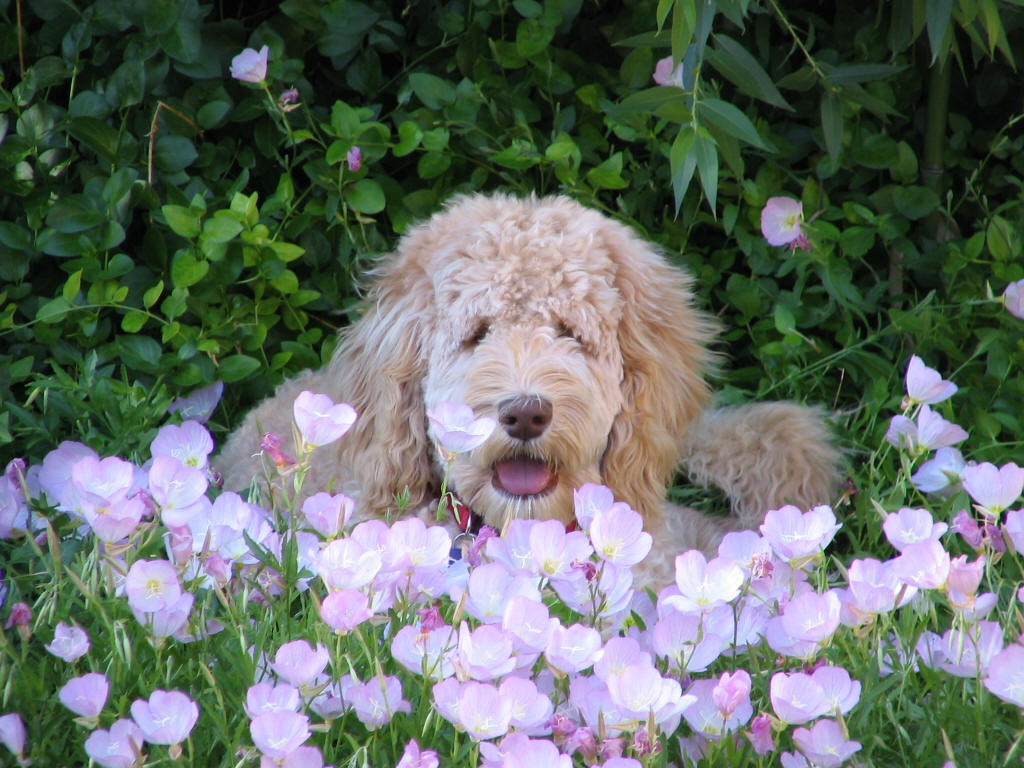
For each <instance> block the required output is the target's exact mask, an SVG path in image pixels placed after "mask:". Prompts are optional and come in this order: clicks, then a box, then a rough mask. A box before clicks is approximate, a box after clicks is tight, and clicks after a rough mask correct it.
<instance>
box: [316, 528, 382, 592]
mask: <svg viewBox="0 0 1024 768" xmlns="http://www.w3.org/2000/svg"><path fill="white" fill-rule="evenodd" d="M315 568H316V571H317V573H318V574H319V575H320V578H321V579H323V580H324V583H325V584H327V586H329V587H330V588H331V589H359V588H360V587H365V586H366V585H367V584H369V583H370V582H371V581H372V580H373V578H374V576H376V575H377V573H378V571H380V568H381V556H380V553H379V552H378V551H377V550H376V549H369V548H367V547H365V546H363V544H361V543H360V542H359V541H358V539H356V538H355V537H349V538H346V539H335V540H334V541H332V542H330V543H329V544H327V546H325V547H324V548H323V549H322V550H320V553H319V555H318V556H317V558H316V563H315Z"/></svg>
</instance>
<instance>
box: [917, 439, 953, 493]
mask: <svg viewBox="0 0 1024 768" xmlns="http://www.w3.org/2000/svg"><path fill="white" fill-rule="evenodd" d="M966 466H967V462H965V461H964V457H963V455H962V454H961V453H960V451H958V450H957V449H956V448H953V447H952V446H946V447H945V448H939V450H937V451H936V452H935V455H934V456H933V457H932V458H930V459H929V460H928V461H926V462H924V463H923V464H921V466H919V467H918V468H917V471H916V472H914V474H912V475H911V476H910V482H912V483H913V484H914V486H915V487H916V488H917V489H918V490H919V491H921V492H922V493H938V492H940V491H946V490H947V489H949V488H951V486H953V485H955V484H958V483H960V482H962V481H963V472H964V467H966Z"/></svg>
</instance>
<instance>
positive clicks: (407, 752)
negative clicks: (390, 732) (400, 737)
mask: <svg viewBox="0 0 1024 768" xmlns="http://www.w3.org/2000/svg"><path fill="white" fill-rule="evenodd" d="M439 764H440V761H439V760H438V759H437V752H435V751H434V750H432V749H424V750H421V749H420V745H419V744H418V743H417V742H416V739H409V742H408V743H407V744H406V745H405V749H404V750H403V751H402V758H401V760H399V761H398V764H397V765H395V768H438V765H439Z"/></svg>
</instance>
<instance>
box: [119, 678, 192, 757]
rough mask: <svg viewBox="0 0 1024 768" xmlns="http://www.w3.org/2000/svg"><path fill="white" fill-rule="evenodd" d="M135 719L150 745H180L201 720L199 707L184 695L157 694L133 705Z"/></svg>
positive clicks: (171, 692)
mask: <svg viewBox="0 0 1024 768" xmlns="http://www.w3.org/2000/svg"><path fill="white" fill-rule="evenodd" d="M131 711H132V719H133V720H134V721H135V724H136V725H138V726H139V728H140V729H141V730H142V735H143V736H144V737H145V739H146V741H148V742H149V743H150V744H179V743H181V742H182V741H184V740H185V739H187V738H188V735H189V734H190V733H191V732H192V728H193V727H194V726H195V724H196V720H198V719H199V705H197V704H196V703H195V702H194V701H192V699H190V698H189V697H188V696H187V695H186V694H184V693H182V692H181V691H163V690H159V689H158V690H155V691H153V693H151V694H150V696H149V699H148V700H147V699H136V700H135V701H134V702H132V707H131Z"/></svg>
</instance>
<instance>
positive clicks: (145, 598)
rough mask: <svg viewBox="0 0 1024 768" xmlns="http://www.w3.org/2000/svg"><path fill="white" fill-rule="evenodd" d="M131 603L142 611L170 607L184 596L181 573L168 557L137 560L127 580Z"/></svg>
mask: <svg viewBox="0 0 1024 768" xmlns="http://www.w3.org/2000/svg"><path fill="white" fill-rule="evenodd" d="M124 590H125V594H126V595H127V597H128V605H129V606H131V608H132V610H133V611H139V612H140V613H156V612H158V611H162V610H165V609H167V608H170V607H171V606H173V605H176V604H177V603H178V600H179V599H180V598H181V592H182V590H181V584H180V583H179V581H178V572H177V570H175V568H174V566H173V565H171V563H170V562H168V561H167V560H136V561H135V562H134V563H132V567H131V568H129V569H128V575H127V577H125V581H124Z"/></svg>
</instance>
